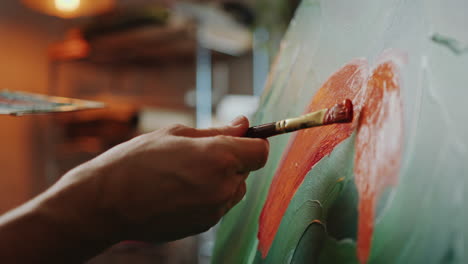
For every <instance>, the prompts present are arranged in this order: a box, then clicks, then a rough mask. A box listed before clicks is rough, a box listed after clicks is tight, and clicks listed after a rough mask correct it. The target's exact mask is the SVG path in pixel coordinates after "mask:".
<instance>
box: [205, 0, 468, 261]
mask: <svg viewBox="0 0 468 264" xmlns="http://www.w3.org/2000/svg"><path fill="white" fill-rule="evenodd" d="M467 10H468V2H466V1H463V0H450V1H442V0H438V1H436V0H426V1H424V0H412V1H402V0H389V1H373V0H356V1H347V0H333V1H325V0H323V1H319V0H303V2H302V3H301V5H300V7H299V8H298V10H297V12H296V15H295V18H294V19H293V21H292V22H291V24H290V27H289V30H288V32H287V34H286V36H285V38H284V40H283V42H282V44H281V49H280V52H279V54H278V56H277V59H276V61H275V63H274V65H273V69H272V71H271V73H270V77H269V80H268V82H267V85H266V88H265V92H264V94H263V96H262V100H261V106H260V108H259V110H258V112H257V114H256V117H255V120H254V123H255V124H261V123H267V122H272V121H277V120H280V119H284V118H288V117H292V116H297V115H300V114H302V113H304V112H309V111H311V110H314V109H317V108H319V107H325V106H326V105H332V104H333V103H334V102H339V100H341V99H343V97H351V98H350V99H352V100H353V103H354V104H355V107H356V110H357V111H356V116H355V120H354V121H353V123H352V124H348V125H331V126H328V127H322V128H312V129H308V130H307V131H301V132H298V133H293V134H291V135H281V136H277V137H274V138H271V139H270V146H271V148H270V157H269V161H268V163H267V164H266V166H265V168H263V169H262V170H260V171H257V172H255V173H253V174H252V175H251V176H250V177H249V179H248V191H247V195H246V197H245V198H244V200H243V201H241V203H240V204H238V205H237V206H236V207H235V208H233V209H232V210H231V211H230V212H229V213H228V215H227V216H226V217H224V219H223V220H222V222H221V225H220V227H219V230H218V233H217V238H216V244H215V249H214V256H213V261H212V262H213V263H236V264H237V263H466V262H468V258H467V257H466V256H465V252H467V250H466V239H467V236H468V230H467V229H466V228H465V225H466V223H467V222H468V215H467V213H466V198H465V194H464V192H465V189H466V188H465V186H466V184H467V178H468V165H467V161H468V148H467V146H468V139H467V137H466V135H468V124H467V123H466V120H467V111H466V107H465V105H466V103H465V100H466V98H468V89H466V85H467V83H468V74H467V69H468V49H467V47H468V33H467V32H468V31H467V30H466V26H467V25H468V16H466V12H467Z"/></svg>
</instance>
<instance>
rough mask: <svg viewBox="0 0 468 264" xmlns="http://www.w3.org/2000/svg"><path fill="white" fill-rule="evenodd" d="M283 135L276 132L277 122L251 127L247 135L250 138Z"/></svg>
mask: <svg viewBox="0 0 468 264" xmlns="http://www.w3.org/2000/svg"><path fill="white" fill-rule="evenodd" d="M278 134H281V133H280V132H278V131H276V122H274V123H268V124H263V125H259V126H254V127H250V128H249V129H248V130H247V133H246V134H245V137H249V138H267V137H271V136H275V135H278Z"/></svg>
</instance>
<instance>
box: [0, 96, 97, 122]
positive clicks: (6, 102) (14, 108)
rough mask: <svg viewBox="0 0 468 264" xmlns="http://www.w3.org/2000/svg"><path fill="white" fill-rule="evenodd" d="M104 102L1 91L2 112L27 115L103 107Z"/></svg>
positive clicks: (0, 109) (3, 113) (0, 110)
mask: <svg viewBox="0 0 468 264" xmlns="http://www.w3.org/2000/svg"><path fill="white" fill-rule="evenodd" d="M104 106H105V105H104V104H103V103H99V102H94V101H86V100H79V99H72V98H66V97H57V96H47V95H41V94H33V93H26V92H17V91H9V90H3V91H0V114H2V115H16V116H18V115H27V114H44V113H56V112H70V111H79V110H85V109H97V108H103V107H104Z"/></svg>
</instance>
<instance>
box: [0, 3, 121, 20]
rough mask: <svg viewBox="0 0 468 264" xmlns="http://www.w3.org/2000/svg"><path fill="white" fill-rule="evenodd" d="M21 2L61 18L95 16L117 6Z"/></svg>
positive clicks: (111, 4)
mask: <svg viewBox="0 0 468 264" xmlns="http://www.w3.org/2000/svg"><path fill="white" fill-rule="evenodd" d="M0 1H1V0H0ZM21 2H22V3H23V4H24V5H25V6H27V7H29V8H32V9H34V10H37V11H39V12H42V13H45V14H48V15H52V16H58V17H61V18H75V17H83V16H94V15H97V14H102V13H104V12H107V11H109V10H111V9H112V8H114V6H115V0H21Z"/></svg>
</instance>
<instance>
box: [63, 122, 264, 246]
mask: <svg viewBox="0 0 468 264" xmlns="http://www.w3.org/2000/svg"><path fill="white" fill-rule="evenodd" d="M248 126H249V124H248V120H247V119H246V118H245V117H242V118H239V119H237V120H236V121H235V122H234V123H233V124H232V125H230V126H226V127H221V128H213V129H205V130H200V129H194V128H189V127H185V126H181V125H176V126H172V127H169V128H166V129H161V130H158V131H155V132H153V133H149V134H145V135H142V136H139V137H136V138H134V139H133V140H130V141H128V142H126V143H123V144H121V145H119V146H116V147H115V148H113V149H111V150H109V151H108V152H106V153H104V154H103V155H101V156H99V157H97V158H95V159H94V160H92V161H90V162H88V163H86V164H84V165H82V166H80V167H78V168H76V169H75V170H72V171H71V172H70V173H68V174H67V175H65V176H64V177H63V178H62V179H61V180H60V181H59V182H58V183H57V185H56V186H55V187H54V188H55V189H56V190H58V193H62V195H60V197H61V198H60V200H62V201H63V204H64V206H67V207H69V206H70V205H72V204H73V205H74V208H82V209H81V210H83V211H87V212H88V213H87V214H86V215H90V217H94V218H96V221H94V223H93V222H91V224H88V225H89V226H93V225H95V224H96V223H97V224H98V225H97V226H99V227H98V228H96V231H97V232H100V231H101V232H105V234H103V235H107V234H112V235H115V240H116V241H117V240H144V241H154V242H160V241H169V240H175V239H179V238H182V237H185V236H189V235H193V234H197V233H200V232H203V231H206V230H207V229H209V228H210V227H212V226H213V225H215V224H216V223H217V222H218V221H219V219H220V218H221V217H222V216H223V215H224V214H225V213H227V212H228V211H229V210H230V209H231V208H232V207H233V206H234V205H235V204H237V203H238V202H239V201H240V200H241V199H242V198H243V196H244V195H245V192H246V185H245V179H246V178H247V176H248V174H249V172H251V171H254V170H257V169H259V168H261V167H263V166H264V164H265V163H266V160H267V156H268V147H269V146H268V142H267V141H266V140H263V139H250V138H243V137H241V136H243V135H244V134H245V132H246V130H247V128H248ZM85 196H86V199H82V198H81V199H80V197H85ZM83 202H85V204H82V203H83ZM88 207H89V208H88ZM102 225H104V226H102Z"/></svg>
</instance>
